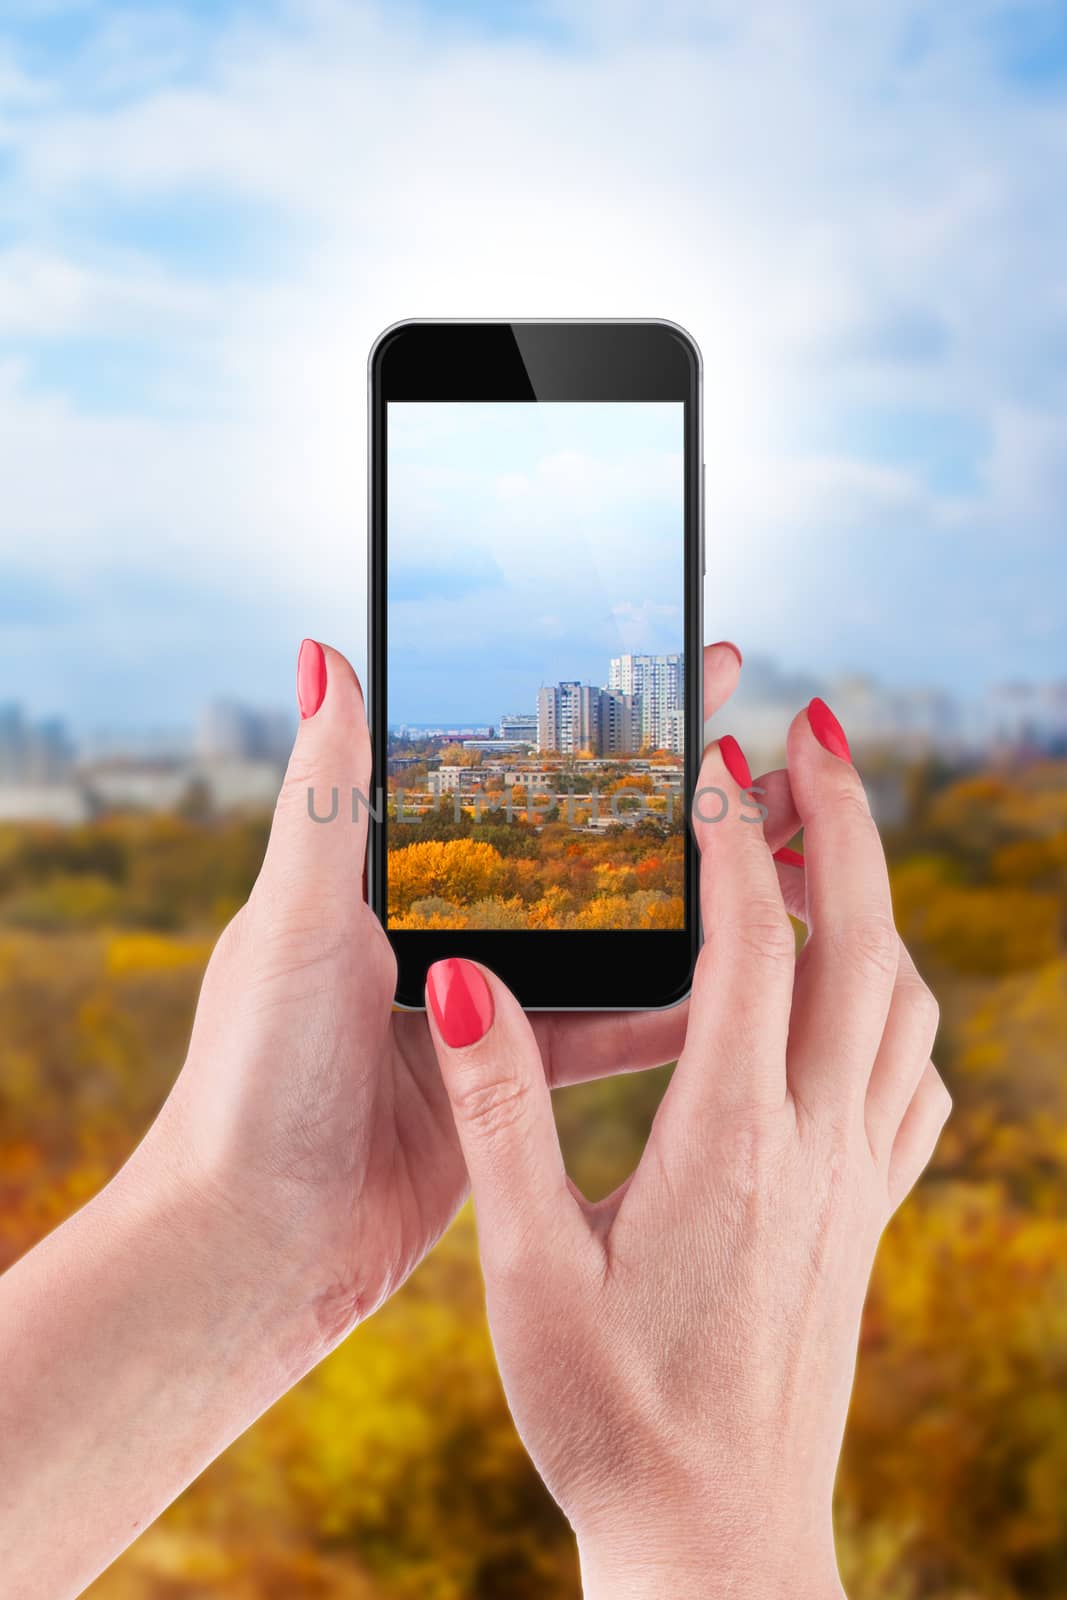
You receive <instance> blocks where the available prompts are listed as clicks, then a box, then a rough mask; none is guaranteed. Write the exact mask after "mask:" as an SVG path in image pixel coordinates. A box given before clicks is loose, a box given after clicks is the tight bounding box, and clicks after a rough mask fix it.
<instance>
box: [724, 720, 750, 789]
mask: <svg viewBox="0 0 1067 1600" xmlns="http://www.w3.org/2000/svg"><path fill="white" fill-rule="evenodd" d="M719 754H720V755H721V756H722V759H723V765H724V766H725V767H726V770H727V772H728V773H729V774H730V776H731V778H732V779H733V780H734V782H735V783H736V784H737V785H738V786H739V787H740V788H742V789H747V788H748V786H749V784H750V783H751V782H752V773H751V772H750V771H749V766H748V762H747V761H746V760H745V752H744V751H743V750H742V748H741V746H740V745H739V744H738V742H737V740H736V739H735V738H734V736H733V734H732V733H724V734H723V736H722V738H721V739H720V740H719Z"/></svg>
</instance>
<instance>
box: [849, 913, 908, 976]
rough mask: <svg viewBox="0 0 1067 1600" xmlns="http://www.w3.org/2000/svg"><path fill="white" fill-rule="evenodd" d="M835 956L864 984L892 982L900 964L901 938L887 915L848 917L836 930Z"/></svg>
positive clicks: (870, 914) (872, 914) (871, 914)
mask: <svg viewBox="0 0 1067 1600" xmlns="http://www.w3.org/2000/svg"><path fill="white" fill-rule="evenodd" d="M832 943H833V949H834V955H835V958H836V959H837V961H839V962H840V963H841V965H842V966H844V967H845V968H846V969H847V970H849V971H851V972H854V973H855V974H856V976H857V977H859V978H861V979H863V980H865V981H879V980H885V979H889V978H894V977H895V976H896V973H897V968H898V966H899V963H900V936H899V934H898V933H897V930H896V926H895V924H894V922H893V918H892V917H891V916H890V915H889V913H888V912H867V913H865V914H864V915H862V916H856V917H850V918H849V919H848V920H847V921H846V922H843V923H841V924H840V926H839V927H838V928H836V929H835V931H834V934H833V938H832Z"/></svg>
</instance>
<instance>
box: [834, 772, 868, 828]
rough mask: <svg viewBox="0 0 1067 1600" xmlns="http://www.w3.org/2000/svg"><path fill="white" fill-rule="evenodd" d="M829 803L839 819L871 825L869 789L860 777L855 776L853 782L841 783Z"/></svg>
mask: <svg viewBox="0 0 1067 1600" xmlns="http://www.w3.org/2000/svg"><path fill="white" fill-rule="evenodd" d="M829 804H830V806H831V807H832V808H833V811H834V813H835V815H836V816H837V818H838V819H841V820H844V821H845V822H858V823H860V824H861V825H863V826H868V827H869V826H870V824H871V807H870V803H869V802H868V799H867V791H866V790H865V789H864V787H863V785H862V783H861V782H860V781H859V778H858V777H856V778H853V780H852V781H851V782H846V783H842V784H840V785H839V786H838V788H837V789H835V791H834V793H833V795H832V796H831V799H830V802H829Z"/></svg>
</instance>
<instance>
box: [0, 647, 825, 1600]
mask: <svg viewBox="0 0 1067 1600" xmlns="http://www.w3.org/2000/svg"><path fill="white" fill-rule="evenodd" d="M738 664H739V663H738V656H737V654H736V652H735V651H734V650H732V649H731V648H730V647H729V646H727V645H722V646H718V647H714V646H713V647H712V648H711V649H710V650H709V651H708V652H706V656H705V694H706V703H707V707H708V711H709V714H710V712H711V711H713V710H714V709H716V708H717V706H718V705H719V704H720V703H721V702H722V701H723V700H724V699H725V698H726V697H727V696H728V695H729V693H731V692H732V690H733V687H734V685H735V683H736V681H737V673H738ZM298 677H299V698H300V703H301V711H302V713H303V720H302V722H301V726H300V731H299V733H298V736H297V740H296V744H295V747H294V750H293V755H292V760H291V761H290V764H289V770H288V773H287V776H286V780H285V784H284V787H283V790H282V794H281V796H280V798H279V801H278V806H277V811H276V814H275V818H274V824H273V828H272V831H271V838H270V845H269V848H268V851H267V856H266V860H265V861H264V864H263V870H262V872H261V874H260V876H259V880H258V882H257V883H256V885H255V888H254V890H253V892H252V895H251V898H250V899H249V902H248V904H247V905H246V906H245V907H244V909H243V910H242V911H241V912H240V913H239V914H238V916H237V917H236V918H235V919H234V921H233V922H232V923H231V924H230V926H229V927H228V928H227V929H226V931H225V932H224V934H223V935H222V938H221V939H220V940H219V943H218V947H217V948H216V950H215V952H214V954H213V956H212V958H211V962H210V965H209V968H208V972H207V975H206V978H205V980H204V986H203V991H202V994H201V997H200V1003H199V1006H198V1008H197V1014H196V1021H195V1025H194V1028H193V1036H192V1041H191V1043H190V1047H189V1053H188V1058H187V1060H186V1063H185V1066H184V1068H183V1070H182V1072H181V1074H180V1075H179V1078H178V1080H177V1082H176V1084H175V1086H174V1089H173V1091H172V1092H171V1095H170V1097H169V1099H168V1100H167V1103H166V1105H165V1106H164V1108H163V1110H162V1112H161V1114H160V1116H159V1117H158V1118H157V1120H156V1122H155V1124H154V1125H153V1127H152V1128H151V1129H150V1130H149V1132H148V1134H147V1136H146V1138H145V1139H144V1140H143V1141H142V1143H141V1145H140V1146H139V1148H138V1149H137V1150H136V1151H135V1152H134V1155H133V1156H132V1157H131V1159H130V1160H129V1161H128V1162H127V1164H126V1166H125V1167H124V1168H123V1169H122V1171H121V1172H120V1173H119V1174H118V1176H117V1177H116V1178H115V1179H114V1180H113V1181H112V1183H110V1184H109V1185H108V1186H107V1187H106V1188H105V1189H104V1190H103V1191H102V1192H101V1193H100V1194H99V1195H97V1196H96V1197H95V1198H94V1199H93V1200H92V1201H91V1202H90V1203H89V1204H88V1205H87V1206H85V1207H84V1208H83V1209H82V1210H81V1211H80V1212H78V1213H77V1214H76V1215H75V1216H74V1217H72V1218H71V1219H70V1220H69V1221H68V1222H67V1223H65V1224H64V1225H63V1226H62V1227H61V1228H58V1229H57V1230H56V1231H55V1232H54V1233H53V1234H51V1235H50V1236H49V1237H48V1238H47V1239H45V1240H44V1241H43V1242H42V1243H41V1244H40V1245H38V1247H37V1248H36V1249H35V1250H32V1251H31V1252H30V1253H29V1254H28V1255H27V1256H25V1257H24V1258H23V1259H22V1260H21V1261H20V1262H18V1263H17V1264H16V1265H15V1266H14V1267H13V1268H12V1269H11V1270H10V1271H9V1272H8V1273H7V1274H5V1276H4V1278H3V1280H2V1284H0V1366H2V1368H3V1371H4V1383H3V1389H2V1393H0V1484H2V1485H3V1493H0V1550H2V1551H3V1558H4V1585H5V1587H4V1593H5V1595H8V1594H10V1595H11V1596H12V1597H14V1600H31V1597H32V1600H50V1597H52V1596H60V1595H64V1596H65V1595H71V1594H76V1593H78V1592H80V1590H81V1588H82V1587H83V1586H84V1585H85V1584H86V1583H87V1582H88V1581H89V1580H90V1579H91V1578H92V1577H93V1576H95V1574H96V1573H97V1572H99V1571H100V1570H101V1568H103V1567H104V1566H106V1565H107V1563H108V1562H109V1561H111V1560H113V1559H114V1557H115V1556H116V1555H117V1554H118V1553H119V1551H120V1550H122V1549H123V1548H124V1547H125V1546H126V1545H127V1544H128V1543H129V1542H130V1540H131V1539H133V1538H134V1537H135V1536H136V1534H137V1533H138V1532H139V1531H140V1530H141V1529H142V1528H144V1527H145V1526H146V1525H147V1524H148V1523H149V1522H150V1521H151V1520H152V1519H153V1518H154V1517H155V1516H157V1515H158V1514H159V1512H160V1511H161V1510H162V1509H163V1507H164V1506H166V1505H167V1503H168V1502H169V1501H170V1500H172V1499H173V1498H174V1496H175V1495H176V1494H177V1493H179V1491H180V1490H181V1489H183V1488H184V1487H185V1485H186V1484H187V1483H188V1482H189V1481H190V1480H191V1479H192V1478H193V1477H195V1476H196V1474H197V1473H198V1472H200V1471H201V1469H202V1468H203V1467H204V1466H205V1465H206V1464H207V1463H208V1462H209V1461H210V1460H211V1459H212V1458H213V1457H214V1456H216V1455H217V1454H218V1453H219V1451H220V1450H222V1449H223V1448H224V1447H225V1446H226V1445H227V1444H228V1443H229V1442H230V1440H231V1439H233V1438H234V1437H235V1436H236V1435H237V1434H238V1433H240V1432H241V1431H242V1430H243V1429H244V1428H246V1427H247V1426H248V1425H249V1423H251V1422H252V1421H253V1420H254V1419H255V1417H256V1416H258V1414H259V1413H260V1412H261V1411H262V1410H263V1409H264V1407H266V1406H267V1405H269V1404H271V1402H272V1401H274V1400H275V1399H277V1397H278V1396H279V1395H280V1394H282V1393H283V1392H284V1391H285V1390H286V1389H287V1388H289V1386H290V1385H291V1384H293V1383H294V1382H295V1381H296V1380H297V1379H298V1378H299V1377H300V1376H301V1375H302V1374H303V1373H304V1372H306V1371H307V1370H308V1368H309V1367H311V1366H312V1365H313V1364H314V1363H315V1362H316V1361H317V1360H319V1359H320V1358H321V1357H322V1356H323V1355H324V1354H325V1353H326V1352H327V1351H328V1350H329V1349H330V1348H331V1347H332V1346H333V1345H335V1344H336V1343H337V1342H338V1341H339V1340H340V1339H341V1338H342V1337H343V1336H344V1334H345V1333H347V1332H348V1331H349V1329H350V1328H351V1327H353V1325H354V1324H355V1323H356V1322H357V1321H358V1320H359V1319H360V1318H361V1317H363V1316H365V1315H367V1314H368V1313H369V1312H370V1311H372V1310H373V1309H374V1307H375V1306H376V1305H378V1304H380V1302H381V1301H382V1300H384V1299H385V1298H386V1296H387V1295H389V1294H391V1293H392V1292H393V1290H395V1289H396V1288H397V1287H398V1286H399V1285H400V1284H401V1283H402V1282H403V1280H404V1278H405V1277H406V1275H407V1274H408V1273H409V1272H410V1271H411V1269H412V1268H413V1267H414V1266H415V1264H416V1263H417V1262H418V1261H419V1260H420V1258H421V1257H422V1256H423V1255H424V1254H425V1252H426V1251H427V1250H428V1249H429V1248H430V1246H431V1245H432V1244H433V1242H434V1240H435V1239H436V1238H437V1237H438V1236H439V1235H440V1234H441V1232H442V1231H443V1230H444V1228H445V1227H446V1226H447V1224H448V1222H449V1221H450V1220H451V1218H452V1216H453V1214H454V1213H455V1211H456V1209H457V1207H458V1206H459V1204H460V1203H461V1201H462V1199H463V1197H464V1195H465V1193H466V1186H467V1179H466V1172H465V1169H464V1165H463V1160H462V1156H461V1153H460V1149H459V1145H458V1142H457V1139H456V1133H455V1128H454V1125H453V1121H452V1115H451V1111H450V1109H449V1105H448V1100H447V1097H446V1095H445V1092H444V1089H443V1086H442V1084H441V1078H440V1073H439V1071H438V1069H437V1062H436V1058H435V1056H434V1051H433V1046H432V1043H431V1041H430V1036H429V1031H428V1028H427V1023H426V1018H425V1016H423V1015H421V1014H413V1013H403V1014H394V1013H393V1010H392V1000H393V991H394V980H395V966H394V961H393V956H392V952H391V949H390V947H389V943H388V940H387V939H386V937H385V934H384V933H383V931H382V929H381V927H380V925H379V924H378V922H377V921H376V919H375V918H374V917H373V916H372V914H371V913H370V911H369V910H368V908H367V906H366V904H365V903H364V899H363V861H364V853H365V843H366V818H367V813H366V809H365V808H360V809H359V811H358V812H357V820H356V821H355V822H352V821H351V820H350V818H351V811H350V809H349V802H350V796H351V792H352V790H353V788H355V789H356V790H358V791H359V792H360V793H362V794H363V795H364V796H366V795H368V787H369V783H370V741H369V737H368V733H367V724H366V719H365V716H364V710H363V697H362V694H361V692H360V689H359V685H358V683H357V681H356V678H355V675H354V674H353V672H352V669H351V668H350V667H349V665H348V663H347V662H346V661H345V660H344V658H343V657H342V656H340V655H338V654H337V653H336V652H334V651H332V650H326V651H323V650H322V648H321V647H320V646H318V645H314V644H311V643H308V644H307V645H305V647H304V649H303V651H302V652H301V657H300V665H299V672H298ZM334 787H336V788H337V790H338V796H339V815H338V818H337V820H336V821H335V822H332V823H330V824H316V823H315V822H314V821H312V820H311V818H310V816H309V814H308V790H309V788H313V789H314V791H315V795H316V810H317V813H318V814H320V815H321V814H322V813H323V811H324V810H325V811H327V812H328V810H329V795H330V790H331V789H333V788H334ZM768 787H769V791H770V792H769V795H768V801H769V803H772V804H774V805H777V807H778V809H779V811H780V812H781V817H782V820H781V822H780V823H779V825H778V827H777V829H776V832H775V837H776V839H777V840H778V841H779V842H782V841H784V839H785V838H786V837H788V834H789V832H790V831H791V830H792V828H793V827H794V825H795V824H794V821H793V818H792V815H791V812H790V805H789V801H788V799H787V794H788V790H787V786H785V785H784V784H782V783H781V782H780V781H779V779H777V778H772V779H771V780H769V781H768ZM534 1029H535V1031H536V1035H537V1037H538V1039H539V1041H540V1043H541V1046H542V1050H543V1054H544V1060H545V1066H546V1069H547V1073H548V1077H549V1078H550V1079H551V1081H552V1082H553V1083H565V1082H573V1081H576V1080H577V1079H579V1078H582V1077H595V1076H599V1075H601V1074H603V1073H605V1072H609V1071H618V1070H625V1069H627V1068H630V1069H634V1068H638V1067H644V1066H651V1065H654V1064H656V1063H659V1062H662V1061H670V1060H673V1059H674V1058H675V1056H676V1055H677V1053H678V1050H679V1049H680V1048H681V1043H682V1038H683V1037H684V1029H685V1008H683V1007H678V1008H676V1010H674V1011H673V1012H665V1013H652V1014H647V1015H635V1016H632V1017H629V1016H622V1015H618V1016H610V1015H607V1016H605V1015H593V1016H580V1015H568V1016H560V1017H553V1016H551V1015H542V1016H539V1017H538V1018H537V1019H536V1020H535V1022H534ZM539 1059H540V1058H539ZM538 1070H539V1072H540V1071H541V1070H542V1069H541V1067H540V1065H539V1067H538ZM545 1082H546V1080H545V1076H544V1075H543V1074H542V1079H541V1087H542V1089H544V1088H545ZM546 1092H547V1091H546Z"/></svg>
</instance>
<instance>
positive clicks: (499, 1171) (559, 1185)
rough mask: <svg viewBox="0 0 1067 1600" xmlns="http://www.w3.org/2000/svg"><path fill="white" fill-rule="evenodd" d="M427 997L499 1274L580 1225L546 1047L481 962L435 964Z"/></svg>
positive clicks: (487, 1253) (490, 1258)
mask: <svg viewBox="0 0 1067 1600" xmlns="http://www.w3.org/2000/svg"><path fill="white" fill-rule="evenodd" d="M426 995H427V999H428V1000H429V1013H430V1033H431V1036H432V1038H433V1042H434V1048H435V1050H436V1051H437V1059H438V1061H439V1063H440V1066H441V1075H442V1077H443V1078H444V1082H445V1088H446V1090H447V1091H448V1098H449V1100H450V1102H451V1104H452V1115H453V1117H454V1119H455V1124H456V1132H457V1134H458V1135H459V1142H460V1145H461V1147H462V1149H463V1155H464V1159H465V1160H466V1163H467V1171H468V1173H469V1175H470V1180H471V1191H472V1193H473V1195H474V1206H475V1211H476V1213H477V1217H478V1238H479V1244H480V1248H481V1254H482V1260H483V1262H484V1264H485V1266H486V1267H487V1269H489V1271H490V1272H491V1271H492V1270H493V1269H494V1268H499V1267H506V1266H513V1265H514V1264H515V1263H516V1261H518V1260H519V1259H521V1258H522V1257H524V1256H528V1255H529V1251H530V1247H531V1245H533V1246H534V1247H535V1248H536V1246H537V1245H538V1244H543V1243H544V1242H545V1241H546V1240H547V1238H548V1237H549V1236H550V1235H552V1236H554V1235H556V1234H558V1231H559V1230H560V1228H564V1229H569V1228H571V1227H576V1226H577V1224H578V1223H579V1222H580V1221H581V1213H580V1211H579V1208H578V1202H577V1200H576V1199H575V1195H574V1193H573V1191H572V1190H571V1188H570V1186H569V1184H568V1182H567V1174H566V1172H565V1170H564V1166H563V1156H562V1153H561V1151H560V1147H559V1138H558V1135H557V1133H556V1124H555V1120H554V1118H553V1115H552V1096H551V1094H550V1092H549V1088H548V1083H547V1081H546V1078H545V1069H544V1064H543V1062H542V1060H541V1054H540V1051H539V1050H538V1048H537V1041H536V1039H535V1038H534V1035H533V1030H532V1029H531V1027H530V1024H529V1021H528V1020H527V1018H526V1015H525V1013H524V1012H523V1010H522V1008H521V1007H520V1005H519V1003H518V1001H517V1000H516V999H515V997H514V995H513V994H512V993H511V992H510V990H508V989H507V988H506V987H505V985H504V984H502V983H501V982H500V979H499V978H497V977H494V975H493V974H492V973H491V972H488V971H487V970H486V969H485V968H484V967H480V966H477V965H476V964H475V963H474V962H473V961H463V960H457V959H453V960H449V961H438V962H436V963H435V964H434V965H433V966H432V967H431V968H430V970H429V973H428V974H427V978H426Z"/></svg>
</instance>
